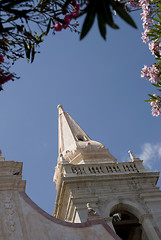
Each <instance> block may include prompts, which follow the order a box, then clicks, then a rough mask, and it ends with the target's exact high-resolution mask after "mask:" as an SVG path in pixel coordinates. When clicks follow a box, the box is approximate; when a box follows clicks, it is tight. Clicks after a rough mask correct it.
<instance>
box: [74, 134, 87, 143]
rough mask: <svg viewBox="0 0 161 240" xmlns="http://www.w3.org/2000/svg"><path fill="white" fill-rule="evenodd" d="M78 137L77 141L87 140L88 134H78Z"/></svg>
mask: <svg viewBox="0 0 161 240" xmlns="http://www.w3.org/2000/svg"><path fill="white" fill-rule="evenodd" d="M76 139H77V141H82V142H84V141H87V138H86V136H82V135H77V136H76Z"/></svg>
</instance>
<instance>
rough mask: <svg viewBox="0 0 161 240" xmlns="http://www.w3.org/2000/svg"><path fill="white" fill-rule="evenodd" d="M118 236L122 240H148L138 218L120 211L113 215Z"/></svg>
mask: <svg viewBox="0 0 161 240" xmlns="http://www.w3.org/2000/svg"><path fill="white" fill-rule="evenodd" d="M111 217H113V220H112V223H113V226H114V229H115V231H116V234H117V235H118V236H119V237H120V238H121V239H122V240H148V238H147V237H146V235H145V232H144V230H143V228H142V225H141V224H140V223H139V220H138V218H137V217H135V216H134V215H133V214H131V213H129V212H127V211H118V212H114V213H112V214H111Z"/></svg>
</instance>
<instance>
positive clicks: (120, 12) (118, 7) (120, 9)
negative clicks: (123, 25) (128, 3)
mask: <svg viewBox="0 0 161 240" xmlns="http://www.w3.org/2000/svg"><path fill="white" fill-rule="evenodd" d="M109 1H110V3H111V5H112V7H113V9H114V10H115V11H116V12H117V14H118V15H119V16H120V17H121V18H122V19H124V20H125V22H127V23H128V24H130V25H131V26H132V27H134V28H137V26H136V24H135V22H134V21H133V19H132V18H131V17H130V15H129V14H128V13H127V12H126V11H125V10H124V8H123V6H122V5H121V4H120V3H119V2H116V1H114V0H109Z"/></svg>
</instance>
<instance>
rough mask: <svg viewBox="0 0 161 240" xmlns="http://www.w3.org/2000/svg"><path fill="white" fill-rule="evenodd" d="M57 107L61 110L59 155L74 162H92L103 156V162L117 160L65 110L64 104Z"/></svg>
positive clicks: (59, 118)
mask: <svg viewBox="0 0 161 240" xmlns="http://www.w3.org/2000/svg"><path fill="white" fill-rule="evenodd" d="M57 108H58V111H59V117H58V124H59V130H58V134H59V156H60V155H62V156H63V158H64V159H65V160H66V161H68V162H70V163H74V164H75V163H76V164H77V163H84V162H88V161H90V162H91V159H94V160H93V161H95V162H96V161H98V158H101V160H102V161H103V162H104V161H105V162H107V159H108V162H109V161H110V162H116V159H115V158H114V157H113V156H112V155H111V154H110V153H109V151H108V149H105V148H104V146H103V145H102V144H101V143H99V142H96V141H92V140H91V138H90V137H89V136H88V135H87V134H86V133H85V132H84V131H83V129H81V127H80V126H79V125H78V124H77V123H76V122H75V121H74V119H73V118H72V117H71V116H70V115H69V114H68V113H67V112H65V111H64V109H63V107H62V105H58V107H57ZM87 155H88V156H87ZM96 155H97V157H96ZM89 159H90V160H89ZM59 160H60V157H59ZM101 160H100V161H101Z"/></svg>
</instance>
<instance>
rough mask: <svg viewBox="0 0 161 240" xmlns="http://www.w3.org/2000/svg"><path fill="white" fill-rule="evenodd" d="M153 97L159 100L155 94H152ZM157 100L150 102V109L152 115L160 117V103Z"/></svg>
mask: <svg viewBox="0 0 161 240" xmlns="http://www.w3.org/2000/svg"><path fill="white" fill-rule="evenodd" d="M153 96H154V97H157V98H158V99H159V98H160V97H159V96H157V95H156V94H153ZM158 99H156V100H155V101H153V102H150V105H151V107H152V115H153V116H156V117H158V116H159V115H161V101H159V100H158Z"/></svg>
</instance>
